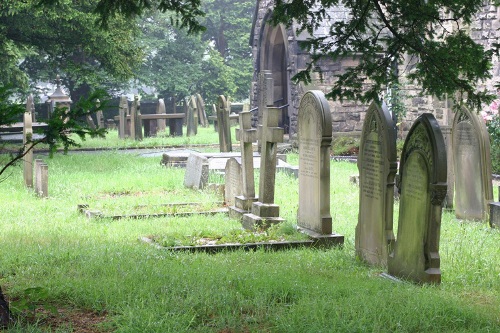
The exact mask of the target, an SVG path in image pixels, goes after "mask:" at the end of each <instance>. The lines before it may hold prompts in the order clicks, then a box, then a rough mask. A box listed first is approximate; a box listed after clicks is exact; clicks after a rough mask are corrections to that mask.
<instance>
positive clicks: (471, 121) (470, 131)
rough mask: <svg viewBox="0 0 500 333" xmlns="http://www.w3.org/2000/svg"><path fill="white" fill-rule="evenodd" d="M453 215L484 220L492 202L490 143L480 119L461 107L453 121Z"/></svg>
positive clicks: (466, 218)
mask: <svg viewBox="0 0 500 333" xmlns="http://www.w3.org/2000/svg"><path fill="white" fill-rule="evenodd" d="M453 158H454V169H455V215H456V216H457V218H459V219H465V220H486V219H487V216H488V203H489V202H491V201H493V185H492V180H491V157H490V139H489V135H488V131H487V129H486V125H485V124H484V122H483V121H482V120H481V119H479V116H478V115H477V114H476V113H474V112H470V111H469V110H467V109H466V108H465V107H462V108H461V109H460V110H459V111H458V112H457V113H456V114H455V118H454V120H453Z"/></svg>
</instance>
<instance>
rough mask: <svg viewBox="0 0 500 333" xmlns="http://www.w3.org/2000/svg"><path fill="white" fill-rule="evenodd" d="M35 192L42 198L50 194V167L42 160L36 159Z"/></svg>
mask: <svg viewBox="0 0 500 333" xmlns="http://www.w3.org/2000/svg"><path fill="white" fill-rule="evenodd" d="M35 193H36V194H37V195H38V196H39V197H42V198H47V197H48V196H49V167H48V166H47V164H46V163H45V162H44V161H43V160H41V159H36V160H35Z"/></svg>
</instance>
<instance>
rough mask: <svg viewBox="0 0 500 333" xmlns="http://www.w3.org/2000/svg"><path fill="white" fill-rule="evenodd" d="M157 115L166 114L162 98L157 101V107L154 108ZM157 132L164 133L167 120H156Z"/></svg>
mask: <svg viewBox="0 0 500 333" xmlns="http://www.w3.org/2000/svg"><path fill="white" fill-rule="evenodd" d="M156 113H157V114H166V113H167V109H166V107H165V101H164V100H163V98H160V99H158V106H157V107H156ZM156 126H157V132H165V130H166V128H167V120H166V119H158V120H157V124H156Z"/></svg>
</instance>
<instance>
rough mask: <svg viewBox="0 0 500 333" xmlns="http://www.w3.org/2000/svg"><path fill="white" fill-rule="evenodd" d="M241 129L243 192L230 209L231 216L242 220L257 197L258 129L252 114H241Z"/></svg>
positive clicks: (237, 134)
mask: <svg viewBox="0 0 500 333" xmlns="http://www.w3.org/2000/svg"><path fill="white" fill-rule="evenodd" d="M238 117H239V123H240V128H239V129H237V130H236V138H237V139H238V140H239V141H240V148H241V173H242V182H243V184H242V191H241V194H240V195H238V196H236V198H235V204H234V206H232V207H229V215H230V216H232V217H238V218H241V217H242V216H243V214H246V213H248V212H249V211H250V209H251V207H252V204H253V203H254V202H255V201H257V198H256V197H255V179H254V167H253V146H252V143H253V142H256V141H257V129H255V128H252V113H251V112H248V111H247V112H241V113H240V114H239V115H238Z"/></svg>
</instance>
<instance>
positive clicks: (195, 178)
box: [184, 153, 208, 189]
mask: <svg viewBox="0 0 500 333" xmlns="http://www.w3.org/2000/svg"><path fill="white" fill-rule="evenodd" d="M207 183H208V159H207V158H206V157H204V156H203V155H200V154H197V153H192V154H190V155H189V157H188V160H187V163H186V173H185V175H184V186H185V187H189V188H193V189H203V188H204V187H205V186H206V185H207Z"/></svg>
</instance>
